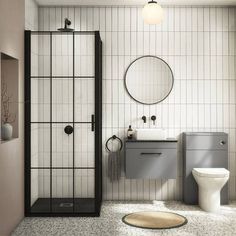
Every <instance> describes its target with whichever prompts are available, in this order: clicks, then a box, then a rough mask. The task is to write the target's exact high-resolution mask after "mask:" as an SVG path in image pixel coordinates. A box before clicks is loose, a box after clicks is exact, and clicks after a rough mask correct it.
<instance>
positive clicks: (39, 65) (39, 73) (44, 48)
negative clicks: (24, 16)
mask: <svg viewBox="0 0 236 236" xmlns="http://www.w3.org/2000/svg"><path fill="white" fill-rule="evenodd" d="M31 76H34V77H49V76H50V35H48V34H32V35H31Z"/></svg>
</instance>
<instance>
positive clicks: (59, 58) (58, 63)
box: [52, 33, 73, 77]
mask: <svg viewBox="0 0 236 236" xmlns="http://www.w3.org/2000/svg"><path fill="white" fill-rule="evenodd" d="M52 76H53V77H55V76H59V77H62V76H63V77H67V76H73V34H71V33H63V34H60V33H55V34H53V35H52Z"/></svg>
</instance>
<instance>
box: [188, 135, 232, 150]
mask: <svg viewBox="0 0 236 236" xmlns="http://www.w3.org/2000/svg"><path fill="white" fill-rule="evenodd" d="M185 139H186V141H185V145H186V149H188V150H195V149H198V150H199V149H201V150H226V149H227V148H228V139H227V135H186V137H185Z"/></svg>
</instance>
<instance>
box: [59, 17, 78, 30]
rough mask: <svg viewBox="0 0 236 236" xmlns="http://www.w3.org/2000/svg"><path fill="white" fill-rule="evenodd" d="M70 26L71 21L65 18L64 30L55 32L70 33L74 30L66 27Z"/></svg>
mask: <svg viewBox="0 0 236 236" xmlns="http://www.w3.org/2000/svg"><path fill="white" fill-rule="evenodd" d="M69 25H71V21H70V20H69V19H68V18H65V26H64V28H59V29H57V30H59V31H61V32H71V31H74V29H71V28H69V27H68V26H69Z"/></svg>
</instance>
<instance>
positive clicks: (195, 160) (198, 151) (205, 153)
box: [182, 132, 228, 205]
mask: <svg viewBox="0 0 236 236" xmlns="http://www.w3.org/2000/svg"><path fill="white" fill-rule="evenodd" d="M182 139H183V161H184V163H183V164H184V166H183V200H184V202H185V203H186V204H192V205H194V204H198V186H197V183H196V181H195V180H194V177H193V175H192V169H193V168H226V169H228V135H227V134H226V133H223V132H209V133H208V132H203V133H199V132H192V133H183V135H182ZM221 204H228V184H226V185H225V186H224V188H223V189H222V190H221Z"/></svg>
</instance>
